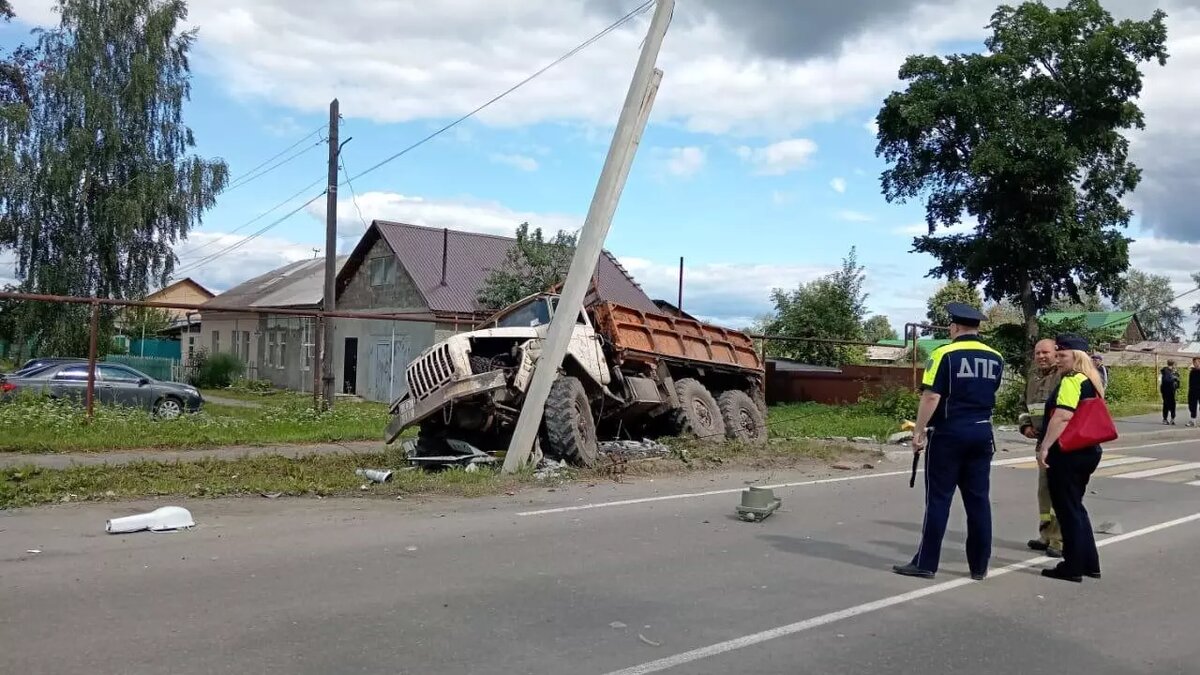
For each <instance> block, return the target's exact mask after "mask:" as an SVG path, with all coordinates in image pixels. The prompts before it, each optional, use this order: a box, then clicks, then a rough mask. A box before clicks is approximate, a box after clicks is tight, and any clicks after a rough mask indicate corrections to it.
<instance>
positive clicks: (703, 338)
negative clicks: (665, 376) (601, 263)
mask: <svg viewBox="0 0 1200 675" xmlns="http://www.w3.org/2000/svg"><path fill="white" fill-rule="evenodd" d="M592 313H593V316H594V317H595V320H596V330H598V331H599V332H600V333H602V334H603V335H604V336H605V337H606V338H607V339H608V340H609V342H610V343H611V344H612V346H613V348H614V349H615V350H616V352H617V353H618V354H619V355H620V357H621V358H622V359H625V360H643V361H657V360H658V359H672V360H682V361H692V362H696V363H702V364H711V365H715V366H723V367H726V368H733V369H738V370H753V371H758V372H762V371H763V363H762V359H760V358H759V356H758V352H756V351H755V349H754V342H753V340H751V339H750V336H749V335H746V334H745V333H743V332H741V331H736V330H729V329H726V328H721V327H719V326H713V325H710V324H706V323H701V322H699V321H694V320H692V319H687V318H683V317H674V316H668V315H666V314H657V313H652V312H643V311H641V310H637V309H633V308H631V307H626V306H624V305H618V304H616V303H612V302H604V303H600V304H597V305H594V306H593V307H592Z"/></svg>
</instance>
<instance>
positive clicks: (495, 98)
mask: <svg viewBox="0 0 1200 675" xmlns="http://www.w3.org/2000/svg"><path fill="white" fill-rule="evenodd" d="M654 2H655V0H646V2H643V3H642V4H641V5H638V6H637V7H636V8H634V9H633V10H632V11H630V12H629V13H628V14H625V15H624V16H622V17H621V18H620V19H617V20H616V21H614V22H613V23H611V24H609V25H608V26H607V27H606V28H605V29H604V30H602V31H600V32H599V33H596V34H595V35H593V36H592V37H590V38H588V39H587V40H584V41H583V42H581V43H579V44H578V45H576V46H575V48H574V49H572V50H571V51H569V52H567V53H566V54H563V55H562V56H560V57H558V58H557V59H555V60H553V61H551V62H550V63H549V64H547V65H545V66H543V67H542V68H541V69H540V70H538V71H537V72H535V73H533V74H532V75H530V76H529V77H526V78H525V79H523V80H521V81H520V82H518V83H516V84H514V85H513V86H511V87H509V88H508V89H506V90H504V91H503V92H501V93H499V94H497V95H496V96H493V97H492V98H491V99H489V100H488V101H487V102H485V103H483V104H482V105H480V106H479V107H477V108H475V109H474V110H472V111H470V112H468V113H467V114H465V115H463V116H462V117H459V118H458V119H456V120H454V121H452V122H450V123H449V124H447V125H445V126H443V127H441V128H440V129H438V130H436V131H434V132H433V133H431V134H429V135H428V136H425V137H424V138H422V139H421V140H419V141H417V142H415V143H413V144H412V145H409V146H408V147H406V148H404V149H403V150H401V151H399V152H397V153H396V154H394V155H391V156H390V157H387V158H386V159H384V160H382V161H380V162H378V163H376V164H375V165H373V166H371V167H370V168H368V169H366V170H364V171H362V172H361V173H358V174H355V175H354V177H353V179H351V178H349V177H347V178H346V183H349V182H350V180H358V179H359V178H362V177H363V176H365V175H367V174H369V173H371V172H373V171H376V170H378V169H380V168H382V167H383V166H385V165H387V164H390V163H391V162H393V161H395V160H397V159H399V158H401V157H403V156H404V155H406V154H408V153H410V152H412V151H413V150H416V149H417V148H419V147H421V146H422V145H425V144H426V143H428V142H429V141H432V140H433V139H435V138H437V137H438V136H441V135H442V134H444V133H446V132H447V131H449V130H451V129H453V128H454V127H456V126H458V125H459V124H462V123H463V122H465V121H467V120H468V119H470V118H472V117H474V116H475V115H477V114H479V113H480V112H482V111H484V110H485V109H487V108H488V107H489V106H491V105H492V104H494V103H496V102H497V101H499V100H500V99H502V98H504V97H506V96H508V95H509V94H511V93H513V92H514V91H516V90H518V89H520V88H521V87H523V86H525V85H526V84H529V83H530V82H532V81H533V80H535V79H537V78H538V77H540V76H541V75H543V74H545V73H546V72H547V71H549V70H550V69H551V68H554V67H555V66H557V65H559V64H561V63H563V62H564V61H566V60H568V59H570V58H571V57H573V56H575V55H576V54H578V53H579V52H581V51H583V50H584V49H587V48H588V47H590V46H592V45H593V44H594V43H596V42H597V41H599V40H600V39H601V38H603V37H604V36H606V35H608V34H609V33H611V32H613V31H615V30H617V29H618V28H620V27H621V26H624V25H625V24H626V23H629V22H630V21H632V20H633V19H634V18H635V17H637V16H638V15H639V14H641V13H642V12H645V11H646V10H647V9H649V8H650V7H651V6H653V5H654ZM344 184H345V183H343V185H344Z"/></svg>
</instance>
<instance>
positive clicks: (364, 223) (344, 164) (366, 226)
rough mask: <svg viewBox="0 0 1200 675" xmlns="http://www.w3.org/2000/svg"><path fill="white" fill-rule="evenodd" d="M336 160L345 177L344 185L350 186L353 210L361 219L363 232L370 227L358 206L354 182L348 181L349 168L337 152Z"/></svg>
mask: <svg viewBox="0 0 1200 675" xmlns="http://www.w3.org/2000/svg"><path fill="white" fill-rule="evenodd" d="M338 161H339V162H340V163H341V165H342V175H343V176H345V177H346V185H349V186H350V199H351V200H352V201H353V203H354V210H355V211H356V212H357V213H358V219H359V220H360V221H362V224H363V231H364V232H365V231H366V230H368V229H370V226H369V225H367V219H366V218H364V217H363V212H362V209H360V208H359V207H358V193H357V192H355V190H354V183H351V182H350V170H349V169H347V168H346V159H345V158H344V157H342V156H341V155H340V154H339V155H338Z"/></svg>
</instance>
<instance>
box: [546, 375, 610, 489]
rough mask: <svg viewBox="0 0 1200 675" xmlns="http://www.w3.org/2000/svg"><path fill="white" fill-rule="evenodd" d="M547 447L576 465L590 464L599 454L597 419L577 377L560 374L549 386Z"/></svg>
mask: <svg viewBox="0 0 1200 675" xmlns="http://www.w3.org/2000/svg"><path fill="white" fill-rule="evenodd" d="M542 426H543V428H544V429H545V432H546V450H547V452H548V453H549V454H550V455H552V456H556V457H560V458H562V459H564V460H566V461H568V462H570V463H572V464H574V465H576V466H586V467H591V466H595V465H596V461H597V460H598V459H599V457H600V448H599V446H598V445H597V444H596V421H595V420H594V419H592V404H591V402H590V401H588V397H587V392H586V391H584V389H583V384H581V383H580V382H579V379H578V378H575V377H566V376H564V377H560V378H558V379H557V380H555V381H554V384H553V385H551V387H550V396H549V397H548V398H547V399H546V415H545V418H544V420H543V422H542Z"/></svg>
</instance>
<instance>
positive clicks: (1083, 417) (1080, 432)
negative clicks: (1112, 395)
mask: <svg viewBox="0 0 1200 675" xmlns="http://www.w3.org/2000/svg"><path fill="white" fill-rule="evenodd" d="M1115 440H1117V425H1116V423H1115V422H1113V418H1112V415H1111V414H1109V412H1108V405H1107V404H1105V403H1104V399H1102V398H1100V397H1096V398H1085V399H1083V400H1082V401H1080V402H1079V405H1078V407H1076V408H1075V414H1074V415H1073V416H1072V417H1071V421H1069V422H1067V428H1066V429H1063V432H1062V435H1061V436H1059V438H1058V448H1059V449H1060V450H1062V451H1063V452H1075V451H1076V450H1084V449H1086V448H1091V447H1095V446H1097V445H1100V444H1101V443H1107V442H1109V441H1115Z"/></svg>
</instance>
